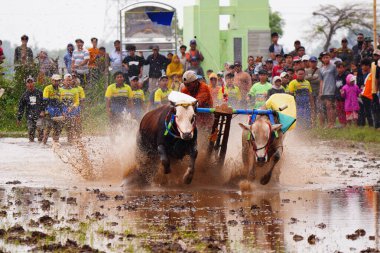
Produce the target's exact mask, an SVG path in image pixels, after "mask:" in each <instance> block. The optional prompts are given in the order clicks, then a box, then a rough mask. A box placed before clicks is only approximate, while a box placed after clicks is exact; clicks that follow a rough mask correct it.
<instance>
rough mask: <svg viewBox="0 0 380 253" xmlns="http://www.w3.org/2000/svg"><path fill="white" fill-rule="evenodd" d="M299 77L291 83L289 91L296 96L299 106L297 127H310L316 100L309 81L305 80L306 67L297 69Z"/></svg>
mask: <svg viewBox="0 0 380 253" xmlns="http://www.w3.org/2000/svg"><path fill="white" fill-rule="evenodd" d="M296 75H297V78H296V79H294V80H293V81H291V82H290V83H289V93H290V94H291V95H293V96H294V97H295V100H296V107H297V127H300V128H302V129H309V128H311V127H312V123H313V122H312V112H313V111H315V110H314V102H313V95H312V89H311V85H310V83H309V81H307V80H305V69H302V68H300V69H298V70H297V71H296Z"/></svg>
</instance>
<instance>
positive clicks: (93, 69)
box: [88, 38, 99, 84]
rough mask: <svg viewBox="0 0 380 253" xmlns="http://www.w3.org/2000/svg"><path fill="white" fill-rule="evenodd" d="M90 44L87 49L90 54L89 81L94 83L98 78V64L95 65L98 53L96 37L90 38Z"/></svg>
mask: <svg viewBox="0 0 380 253" xmlns="http://www.w3.org/2000/svg"><path fill="white" fill-rule="evenodd" d="M91 44H92V47H91V48H89V49H88V53H89V55H90V59H89V60H88V68H89V74H90V79H91V82H90V83H91V84H94V83H95V82H97V81H98V80H99V70H98V66H97V65H96V57H97V56H98V54H99V48H98V39H97V38H91Z"/></svg>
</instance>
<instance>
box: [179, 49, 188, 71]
mask: <svg viewBox="0 0 380 253" xmlns="http://www.w3.org/2000/svg"><path fill="white" fill-rule="evenodd" d="M186 49H187V47H186V46H185V45H182V46H180V47H179V55H178V57H179V61H180V62H181V64H182V67H183V69H184V70H185V69H187V67H188V63H187V59H186Z"/></svg>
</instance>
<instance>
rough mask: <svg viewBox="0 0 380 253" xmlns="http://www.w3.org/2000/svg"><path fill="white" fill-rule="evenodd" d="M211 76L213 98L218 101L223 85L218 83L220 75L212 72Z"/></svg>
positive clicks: (210, 85)
mask: <svg viewBox="0 0 380 253" xmlns="http://www.w3.org/2000/svg"><path fill="white" fill-rule="evenodd" d="M209 78H210V84H209V87H210V90H211V96H212V100H213V101H216V100H217V97H218V92H219V89H220V88H221V87H222V86H220V85H218V76H217V75H216V74H215V73H211V74H210V76H209Z"/></svg>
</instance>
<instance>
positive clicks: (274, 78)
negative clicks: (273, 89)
mask: <svg viewBox="0 0 380 253" xmlns="http://www.w3.org/2000/svg"><path fill="white" fill-rule="evenodd" d="M278 80H280V81H281V77H279V76H275V77H273V79H272V83H273V84H275V83H276V81H278Z"/></svg>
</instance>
